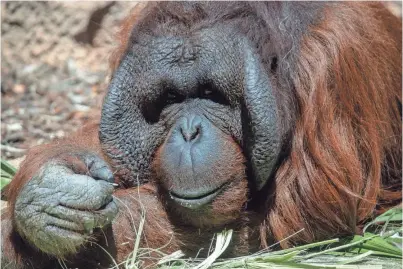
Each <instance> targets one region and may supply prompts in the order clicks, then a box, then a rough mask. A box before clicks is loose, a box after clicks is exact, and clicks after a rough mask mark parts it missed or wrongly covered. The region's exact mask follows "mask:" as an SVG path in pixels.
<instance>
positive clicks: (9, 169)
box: [1, 160, 17, 177]
mask: <svg viewBox="0 0 403 269" xmlns="http://www.w3.org/2000/svg"><path fill="white" fill-rule="evenodd" d="M4 172H5V173H7V174H9V175H11V177H13V176H14V175H15V173H17V169H16V168H15V167H14V166H12V165H11V164H10V163H8V162H7V161H5V160H1V173H2V174H3V173H4Z"/></svg>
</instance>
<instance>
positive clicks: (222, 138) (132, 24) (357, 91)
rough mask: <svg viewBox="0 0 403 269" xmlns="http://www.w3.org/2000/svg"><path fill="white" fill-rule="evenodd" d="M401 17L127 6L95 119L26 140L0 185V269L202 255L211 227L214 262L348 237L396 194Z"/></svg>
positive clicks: (335, 7) (296, 5) (351, 8)
mask: <svg viewBox="0 0 403 269" xmlns="http://www.w3.org/2000/svg"><path fill="white" fill-rule="evenodd" d="M401 29H402V28H401V21H400V20H399V19H397V18H395V17H394V16H393V15H392V14H391V13H390V12H388V11H387V10H386V9H385V8H384V7H383V5H382V4H381V3H373V2H289V1H284V2H278V1H267V2H245V1H244V2H215V1H210V2H174V1H169V2H159V3H156V2H147V3H145V2H144V3H141V4H139V5H138V8H137V9H135V10H134V11H133V13H132V14H130V15H129V16H128V18H127V19H126V20H125V22H124V23H123V26H122V30H121V31H120V34H119V42H120V45H119V46H118V48H117V49H116V51H115V52H114V53H113V55H112V58H111V68H112V73H113V76H112V78H111V81H110V84H109V87H108V90H107V93H106V96H105V99H104V103H103V107H102V111H101V116H100V119H99V120H97V121H95V122H93V123H91V124H89V125H87V126H84V127H83V128H82V129H81V130H80V131H79V132H77V133H75V134H73V135H71V136H69V137H67V138H64V139H61V140H58V141H54V142H52V143H49V144H46V145H41V146H38V147H35V148H33V149H31V150H30V151H29V153H28V155H27V156H26V159H25V161H24V162H23V164H22V165H21V168H20V170H19V172H18V174H17V175H16V177H15V178H14V179H13V180H12V183H11V184H10V185H9V193H8V197H9V201H10V207H9V211H8V212H7V213H6V214H3V215H2V227H1V228H2V265H3V263H4V264H7V265H8V264H12V266H14V267H12V268H18V269H28V268H45V267H46V268H52V269H53V268H59V267H60V263H59V261H60V260H63V261H64V263H65V264H66V265H67V266H68V267H72V268H110V267H111V266H114V263H112V262H111V261H110V257H111V256H112V257H113V258H114V259H115V260H116V262H117V263H122V264H123V263H124V261H125V260H126V259H127V257H128V256H129V255H132V251H133V249H134V248H137V247H140V248H146V249H161V247H164V249H163V251H164V252H165V253H173V252H175V251H177V250H181V251H183V252H184V253H186V254H187V255H190V256H192V257H194V256H195V255H197V256H198V257H201V256H205V255H207V254H208V249H209V247H210V244H211V238H212V237H213V235H214V234H215V233H217V232H220V231H222V230H223V229H233V231H234V233H233V237H232V241H231V244H230V246H229V248H228V249H227V250H226V252H225V253H224V255H225V256H227V257H228V256H232V257H234V256H241V255H247V254H250V253H252V252H254V251H257V250H258V249H261V248H267V247H268V246H269V245H271V244H274V243H276V242H280V243H279V246H281V247H283V248H286V247H289V246H293V245H297V244H300V243H306V242H314V241H317V240H325V239H329V238H335V237H339V236H346V235H352V234H355V233H357V232H359V231H360V230H359V228H357V227H359V226H360V225H362V224H363V223H364V222H365V221H366V220H368V219H370V218H371V217H373V214H374V212H379V211H382V210H384V209H387V208H389V207H391V206H393V205H396V204H398V203H400V202H401V194H402V193H401V183H402V181H401V177H402V163H401V161H402V152H401V150H402V148H401V143H402V131H401V128H402V118H401V105H400V104H401V101H402V93H401V89H402V80H401V78H402V66H401V64H402V63H401V59H402V55H401V45H402V44H401V40H402V35H401ZM112 180H114V182H115V183H118V184H119V188H115V189H114V187H113V184H112V182H111V181H112ZM3 224H4V225H3ZM139 224H141V225H143V226H142V228H143V229H142V235H141V237H140V242H138V241H136V240H135V239H136V238H139V237H138V234H136V232H137V231H138V229H139ZM290 235H293V236H292V237H290ZM3 238H4V239H5V240H3ZM285 238H287V240H284V239H285ZM91 242H96V243H97V244H98V245H99V246H102V248H103V250H100V248H98V245H96V244H91ZM136 244H138V245H136ZM201 249H203V250H201ZM105 250H106V251H108V253H109V254H110V256H108V255H106V254H105ZM141 260H142V261H144V264H143V265H144V267H146V266H151V265H155V262H156V261H157V260H158V259H157V254H155V253H151V254H150V256H147V257H141ZM26 265H29V267H27V266H26Z"/></svg>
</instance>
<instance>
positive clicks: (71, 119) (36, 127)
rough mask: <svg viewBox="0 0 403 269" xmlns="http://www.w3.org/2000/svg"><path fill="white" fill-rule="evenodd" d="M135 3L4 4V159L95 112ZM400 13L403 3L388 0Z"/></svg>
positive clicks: (68, 130) (14, 157) (74, 127)
mask: <svg viewBox="0 0 403 269" xmlns="http://www.w3.org/2000/svg"><path fill="white" fill-rule="evenodd" d="M135 5H136V2H121V1H117V2H107V1H96V2H80V1H71V2H36V1H33V2H18V1H12V2H11V1H10V2H1V35H2V36H1V98H2V100H1V104H2V106H1V156H2V158H4V159H6V160H10V161H11V163H13V164H15V165H18V163H19V162H20V160H21V157H23V156H24V154H25V153H26V149H27V148H29V147H32V146H34V145H38V144H42V143H45V142H47V141H49V140H51V139H53V138H58V137H63V136H64V135H66V134H69V133H71V132H73V131H75V130H77V129H78V128H80V127H81V126H82V125H83V124H84V123H85V122H87V121H88V120H89V119H90V118H91V117H92V116H93V115H94V113H97V109H99V107H100V105H101V102H102V95H103V94H102V93H103V92H104V90H105V88H106V83H107V81H108V77H109V75H110V74H109V73H108V58H109V55H110V52H111V50H112V49H113V48H114V46H115V45H116V44H115V38H114V36H115V33H116V31H117V29H118V27H119V24H120V22H121V20H122V19H123V18H124V17H125V16H126V15H127V14H128V13H129V11H130V9H131V8H133V7H134V6H135ZM385 5H387V6H388V7H389V8H390V10H391V11H392V12H393V13H394V14H395V15H397V16H401V6H402V4H401V2H400V1H399V2H385Z"/></svg>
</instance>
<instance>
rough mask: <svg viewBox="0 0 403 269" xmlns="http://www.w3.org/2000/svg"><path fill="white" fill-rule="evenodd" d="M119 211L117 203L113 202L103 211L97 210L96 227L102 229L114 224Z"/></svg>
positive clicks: (95, 214) (95, 213)
mask: <svg viewBox="0 0 403 269" xmlns="http://www.w3.org/2000/svg"><path fill="white" fill-rule="evenodd" d="M118 211H119V209H118V206H117V204H116V202H115V201H114V200H113V201H112V202H110V203H109V204H107V205H106V206H105V208H103V209H101V210H97V211H95V212H93V213H94V216H95V227H99V228H102V227H104V226H106V225H108V224H110V223H111V222H112V220H113V219H114V218H115V217H116V215H117V213H118Z"/></svg>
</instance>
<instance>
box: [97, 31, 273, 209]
mask: <svg viewBox="0 0 403 269" xmlns="http://www.w3.org/2000/svg"><path fill="white" fill-rule="evenodd" d="M122 108H124V109H122ZM277 114H278V113H277V106H276V101H275V98H274V95H273V93H272V87H271V83H270V80H269V78H268V76H267V75H266V74H265V70H264V68H263V67H262V65H261V63H260V59H259V57H258V56H257V54H256V53H255V52H254V49H253V47H252V46H251V45H250V43H249V41H248V40H247V39H246V38H245V37H243V36H242V35H239V34H237V33H236V32H235V31H234V29H233V28H232V27H228V26H221V25H220V26H217V27H214V28H210V29H200V30H195V31H194V32H192V33H190V34H189V35H187V36H169V35H168V34H167V35H161V36H157V37H155V36H152V37H151V36H147V35H140V36H139V34H138V35H137V38H136V39H135V40H133V41H132V44H131V45H130V48H129V50H128V52H127V55H126V56H125V57H124V59H123V60H122V63H121V65H120V67H119V69H118V70H117V72H116V74H115V76H114V78H113V80H112V83H111V86H110V88H109V93H108V95H107V97H106V99H105V103H104V107H103V111H102V121H101V125H100V139H101V142H102V144H103V145H104V147H105V149H106V151H107V153H108V155H109V157H110V158H111V159H113V160H116V161H117V162H118V163H119V164H120V165H122V166H124V167H129V170H130V171H131V175H130V177H132V178H137V175H138V176H139V177H138V180H139V182H140V183H141V182H144V181H147V180H148V178H147V175H149V174H151V167H150V165H149V164H150V163H152V159H153V157H154V156H155V152H156V150H157V148H159V147H160V146H161V145H163V146H162V148H160V150H159V159H160V160H159V166H160V167H158V168H159V169H160V171H159V174H162V175H163V178H162V179H161V180H160V183H161V185H162V188H163V189H164V190H165V191H166V192H167V193H168V194H169V195H168V196H169V198H170V199H172V200H173V201H174V202H175V203H177V204H179V205H181V206H184V207H188V208H198V207H200V206H203V205H205V204H209V203H211V202H212V201H213V200H214V198H215V197H216V196H217V194H219V193H220V191H222V189H223V188H225V187H226V186H227V185H228V183H229V182H231V181H232V180H234V178H228V177H226V176H223V174H225V171H226V168H225V167H226V166H231V164H232V160H231V155H235V154H236V153H235V151H234V150H235V149H234V148H233V147H230V146H228V145H229V144H228V143H230V142H233V143H235V144H237V145H239V146H240V147H241V149H242V153H243V154H244V155H245V156H247V157H248V158H247V159H248V160H249V163H248V164H247V169H249V170H250V174H251V175H252V177H253V178H252V180H251V184H252V186H253V187H254V188H256V189H260V188H262V187H263V185H264V184H265V183H266V181H267V180H268V178H269V177H270V175H271V173H272V172H273V169H274V167H275V163H276V160H277V157H278V154H279V152H280V144H281V143H280V130H279V128H278V126H277ZM113 126H115V127H113ZM123 126H125V127H123ZM246 137H247V139H246ZM228 141H230V142H228Z"/></svg>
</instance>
